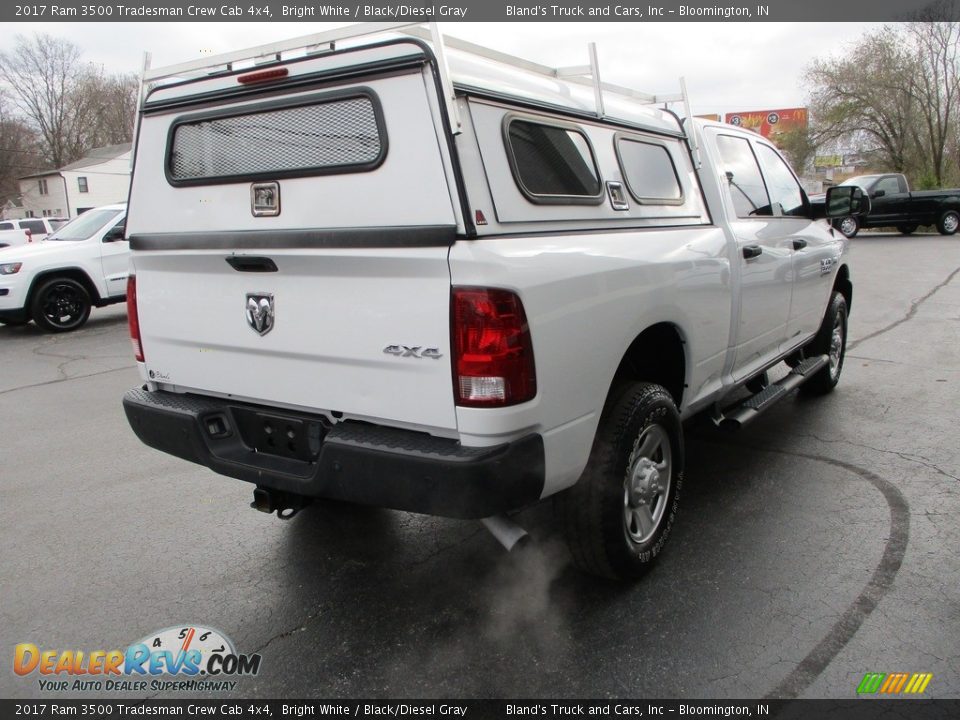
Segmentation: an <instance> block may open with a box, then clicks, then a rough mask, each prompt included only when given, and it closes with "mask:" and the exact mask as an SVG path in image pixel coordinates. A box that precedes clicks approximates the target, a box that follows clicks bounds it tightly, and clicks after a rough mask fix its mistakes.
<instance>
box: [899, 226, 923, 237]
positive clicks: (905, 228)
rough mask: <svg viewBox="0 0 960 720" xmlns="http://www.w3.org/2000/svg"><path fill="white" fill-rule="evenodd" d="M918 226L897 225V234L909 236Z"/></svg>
mask: <svg viewBox="0 0 960 720" xmlns="http://www.w3.org/2000/svg"><path fill="white" fill-rule="evenodd" d="M918 227H920V226H919V225H897V232H898V233H900V234H901V235H909V234H911V233H912V232H913V231H915V230H916V229H917V228H918Z"/></svg>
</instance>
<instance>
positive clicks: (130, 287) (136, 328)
mask: <svg viewBox="0 0 960 720" xmlns="http://www.w3.org/2000/svg"><path fill="white" fill-rule="evenodd" d="M127 324H128V325H129V327H130V342H131V343H132V344H133V356H134V357H135V358H136V359H137V362H143V345H141V344H140V314H139V312H138V311H137V276H136V275H130V276H129V277H128V278H127Z"/></svg>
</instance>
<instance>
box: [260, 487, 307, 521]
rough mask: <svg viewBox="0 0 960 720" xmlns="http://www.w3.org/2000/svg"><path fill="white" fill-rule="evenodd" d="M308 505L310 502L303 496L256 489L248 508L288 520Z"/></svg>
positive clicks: (267, 489)
mask: <svg viewBox="0 0 960 720" xmlns="http://www.w3.org/2000/svg"><path fill="white" fill-rule="evenodd" d="M309 504H310V500H309V499H308V498H305V497H304V496H303V495H292V494H290V493H285V492H280V491H278V490H271V489H269V488H262V487H258V488H256V489H255V490H254V491H253V502H252V503H250V507H252V508H253V509H254V510H259V511H260V512H262V513H267V514H268V515H269V514H271V513H273V512H276V513H277V517H278V518H280V519H281V520H289V519H290V518H292V517H293V516H294V515H296V514H297V513H298V512H300V511H301V510H303V508H305V507H306V506H307V505H309Z"/></svg>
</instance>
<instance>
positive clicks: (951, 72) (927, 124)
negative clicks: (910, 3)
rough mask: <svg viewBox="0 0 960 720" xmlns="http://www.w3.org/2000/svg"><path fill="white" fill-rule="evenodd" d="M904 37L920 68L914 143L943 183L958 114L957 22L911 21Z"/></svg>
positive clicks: (915, 84)
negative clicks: (908, 42) (917, 117)
mask: <svg viewBox="0 0 960 720" xmlns="http://www.w3.org/2000/svg"><path fill="white" fill-rule="evenodd" d="M951 4H952V3H951ZM907 36H908V39H909V40H910V42H911V44H912V46H913V49H914V55H915V63H916V67H917V68H918V70H919V72H918V74H917V76H916V78H915V80H914V82H913V83H912V86H913V87H912V89H913V92H914V93H915V98H916V106H917V110H918V114H919V115H920V117H921V118H922V120H923V123H922V125H918V126H917V128H916V129H915V142H916V143H917V145H918V146H919V147H922V148H923V150H924V153H925V154H926V155H927V156H928V157H929V159H930V170H931V172H932V175H933V180H934V181H935V183H936V184H937V185H938V186H942V185H943V182H944V175H945V172H946V170H947V168H946V167H945V163H946V159H947V153H948V152H949V151H950V146H951V144H952V142H951V141H952V140H953V139H954V138H955V137H956V126H957V120H958V117H957V116H958V113H960V107H958V104H960V23H957V22H911V23H908V24H907ZM953 174H955V173H953Z"/></svg>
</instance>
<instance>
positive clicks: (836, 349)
mask: <svg viewBox="0 0 960 720" xmlns="http://www.w3.org/2000/svg"><path fill="white" fill-rule="evenodd" d="M842 354H843V316H842V315H840V314H837V317H836V318H835V319H834V321H833V332H832V333H831V334H830V379H831V380H836V379H837V376H839V375H840V358H841V356H842Z"/></svg>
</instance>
